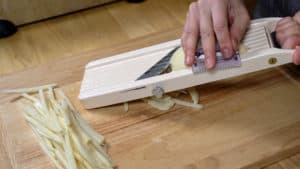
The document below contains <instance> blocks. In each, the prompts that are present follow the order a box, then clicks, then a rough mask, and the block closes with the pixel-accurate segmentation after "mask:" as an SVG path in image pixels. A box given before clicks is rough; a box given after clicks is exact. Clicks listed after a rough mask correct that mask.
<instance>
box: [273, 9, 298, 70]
mask: <svg viewBox="0 0 300 169" xmlns="http://www.w3.org/2000/svg"><path fill="white" fill-rule="evenodd" d="M276 39H277V41H278V42H279V44H280V45H281V47H282V48H284V49H295V53H294V55H293V62H294V63H295V64H296V65H300V11H298V12H297V13H296V14H295V16H294V17H285V18H283V19H281V20H280V21H279V22H278V23H277V25H276Z"/></svg>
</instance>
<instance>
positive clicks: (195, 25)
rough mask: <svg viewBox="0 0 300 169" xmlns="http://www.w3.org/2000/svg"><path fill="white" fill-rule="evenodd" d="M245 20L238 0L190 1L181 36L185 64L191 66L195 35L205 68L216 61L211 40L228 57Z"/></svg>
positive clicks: (243, 8)
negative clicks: (201, 51)
mask: <svg viewBox="0 0 300 169" xmlns="http://www.w3.org/2000/svg"><path fill="white" fill-rule="evenodd" d="M249 20H250V18H249V15H248V12H247V10H246V8H245V6H244V5H243V3H242V2H241V0H198V2H193V3H191V5H190V7H189V11H188V14H187V18H186V23H185V26H184V30H183V33H182V37H181V41H182V46H183V48H184V53H185V64H186V65H187V66H191V65H192V64H193V63H194V57H195V52H196V48H197V42H198V38H199V36H201V43H202V47H203V50H204V54H205V64H206V67H207V68H208V69H211V68H213V67H214V66H215V64H216V49H215V48H216V46H215V45H216V42H215V40H217V41H218V43H219V45H220V48H221V51H222V53H223V56H224V57H225V58H230V57H231V56H232V55H233V54H234V50H237V49H238V46H239V42H240V40H241V39H242V37H243V35H244V33H245V31H246V29H247V27H248V24H249Z"/></svg>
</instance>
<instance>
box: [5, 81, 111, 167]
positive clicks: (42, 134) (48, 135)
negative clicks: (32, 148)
mask: <svg viewBox="0 0 300 169" xmlns="http://www.w3.org/2000/svg"><path fill="white" fill-rule="evenodd" d="M55 86H56V85H55V84H50V85H45V86H39V87H33V88H25V89H12V90H2V91H0V93H22V94H21V95H22V96H23V97H24V98H25V99H26V100H25V101H24V100H22V101H21V102H18V105H19V106H20V107H21V108H22V109H23V110H24V117H25V119H26V121H27V122H28V124H29V126H30V127H31V128H32V131H33V133H34V134H35V135H36V137H37V140H38V143H39V145H40V146H41V148H42V149H43V151H44V152H45V154H47V155H48V156H49V158H50V159H51V161H52V162H53V164H54V165H55V166H56V168H58V169H113V168H114V165H113V163H112V161H111V160H110V158H109V155H108V153H107V145H106V144H105V142H104V137H103V136H102V135H100V134H98V133H97V132H96V131H94V130H93V129H92V128H91V127H90V126H89V125H88V123H87V122H85V120H83V119H82V117H81V116H80V114H79V112H78V111H77V110H76V109H75V107H74V105H73V104H72V103H71V101H70V100H69V99H68V97H67V96H66V95H65V94H64V92H63V91H62V90H61V89H57V90H56V91H55V92H54V90H53V88H54V87H55ZM33 93H37V94H38V97H36V96H34V95H30V94H33Z"/></svg>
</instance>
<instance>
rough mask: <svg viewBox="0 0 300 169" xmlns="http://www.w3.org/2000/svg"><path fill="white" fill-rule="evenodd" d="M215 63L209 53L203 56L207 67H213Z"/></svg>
mask: <svg viewBox="0 0 300 169" xmlns="http://www.w3.org/2000/svg"><path fill="white" fill-rule="evenodd" d="M215 64H216V61H215V57H211V56H209V55H208V56H206V57H205V66H206V68H207V69H213V68H214V67H215Z"/></svg>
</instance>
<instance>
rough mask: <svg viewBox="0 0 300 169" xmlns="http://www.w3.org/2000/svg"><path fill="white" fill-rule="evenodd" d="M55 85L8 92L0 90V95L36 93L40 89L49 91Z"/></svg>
mask: <svg viewBox="0 0 300 169" xmlns="http://www.w3.org/2000/svg"><path fill="white" fill-rule="evenodd" d="M56 86H57V85H56V84H48V85H44V86H37V87H30V88H22V89H9V90H0V93H6V94H9V93H36V92H38V91H39V90H40V89H42V90H43V89H49V88H54V87H56Z"/></svg>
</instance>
